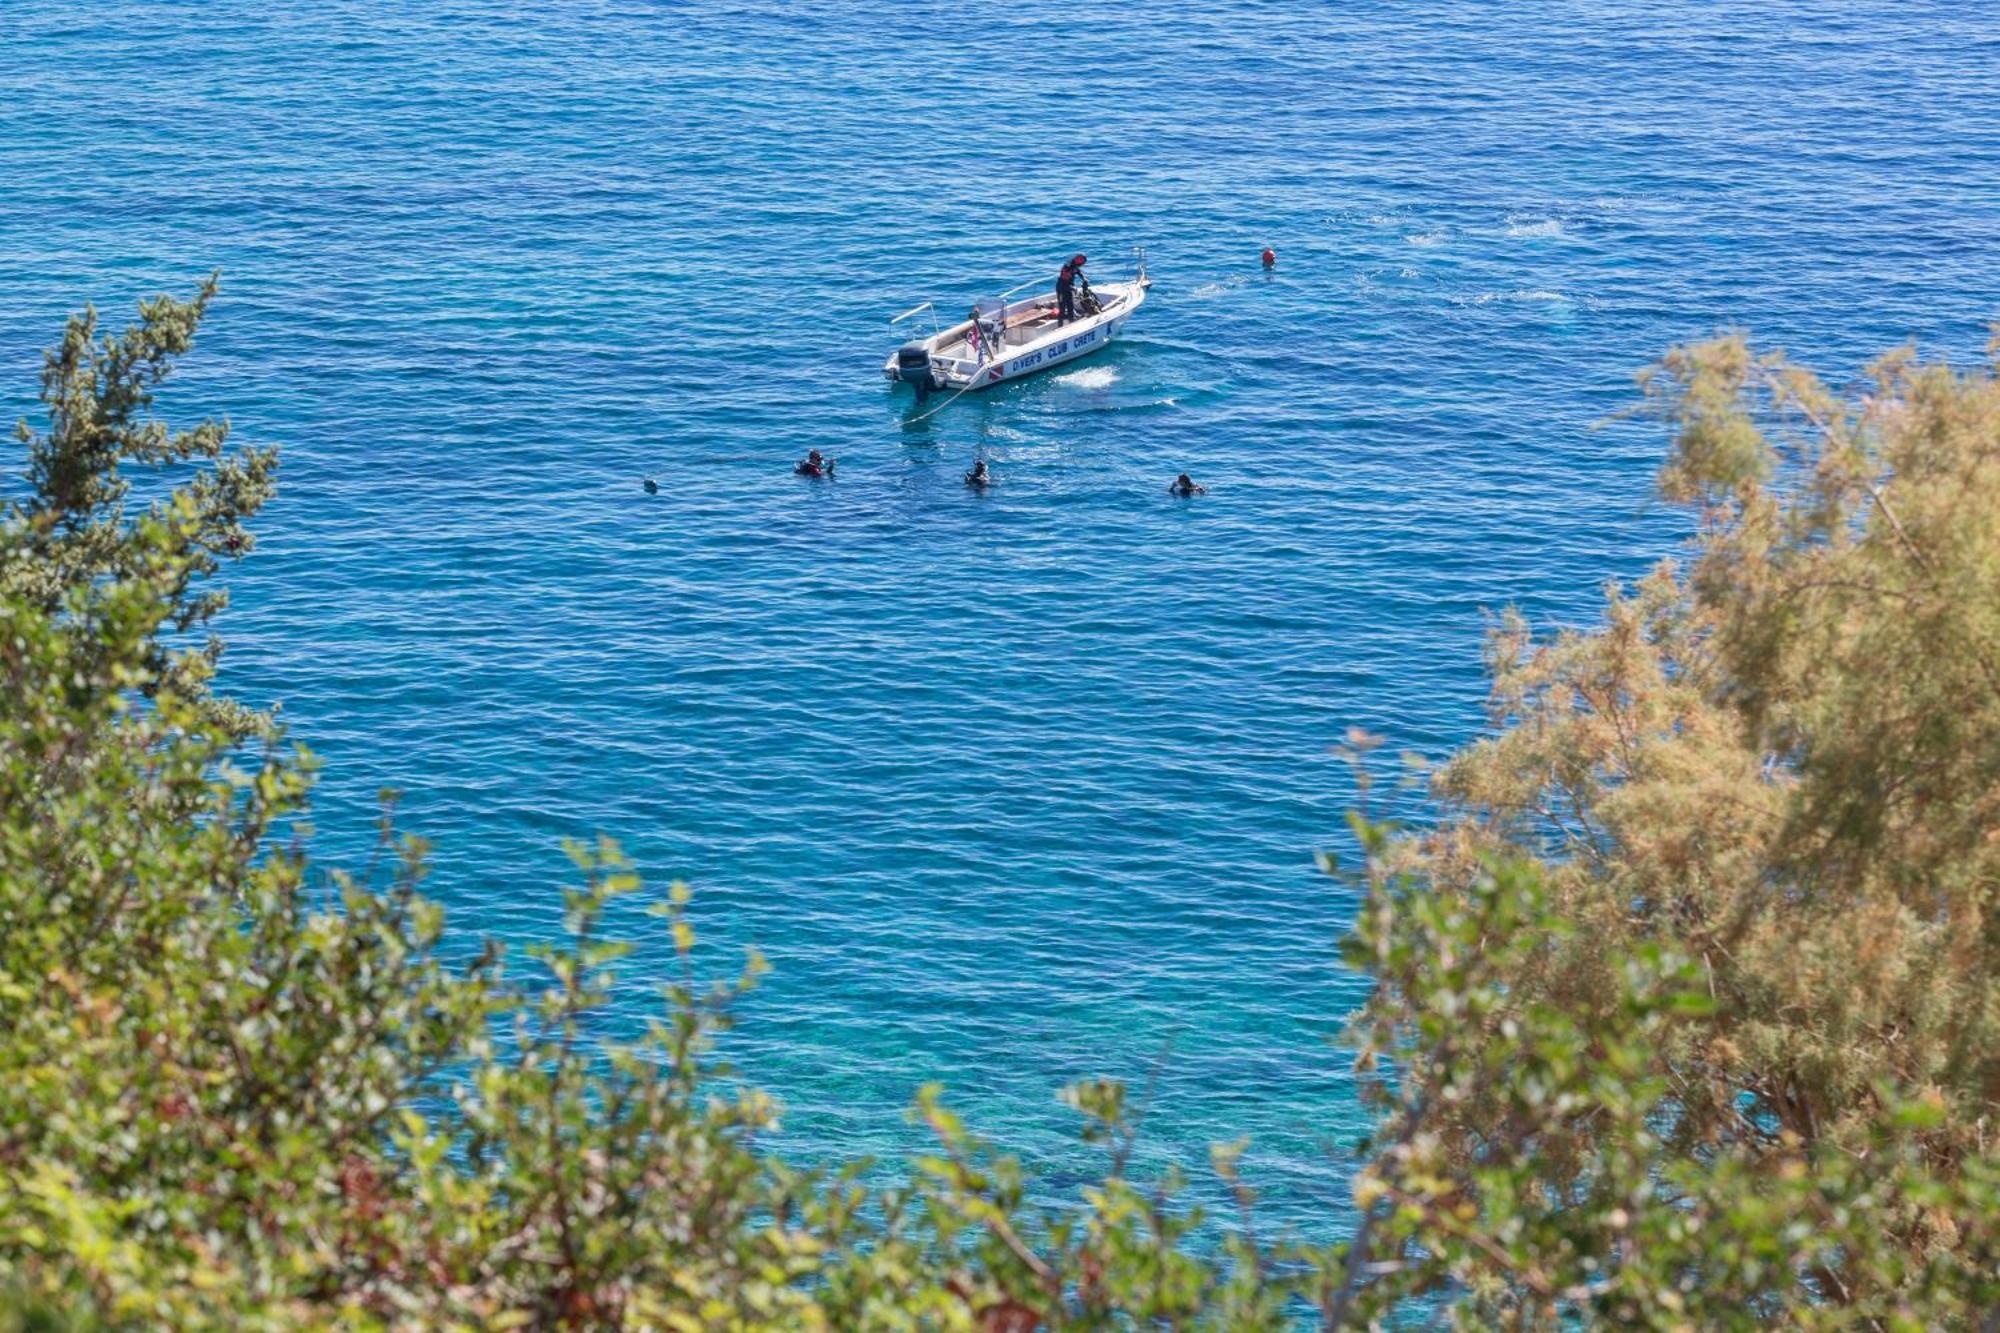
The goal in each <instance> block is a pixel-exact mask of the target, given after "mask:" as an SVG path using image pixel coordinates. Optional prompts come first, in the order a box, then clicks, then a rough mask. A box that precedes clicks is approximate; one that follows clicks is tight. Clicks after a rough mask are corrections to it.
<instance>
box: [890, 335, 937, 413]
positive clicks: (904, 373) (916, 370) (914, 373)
mask: <svg viewBox="0 0 2000 1333" xmlns="http://www.w3.org/2000/svg"><path fill="white" fill-rule="evenodd" d="M896 378H897V379H899V380H901V381H902V382H903V383H905V384H912V385H915V386H916V390H917V401H918V402H920V403H921V402H923V401H924V400H925V399H926V398H929V397H930V396H931V390H932V389H935V388H937V387H939V386H938V381H937V370H936V368H935V367H933V366H932V365H931V351H930V348H928V347H926V346H924V344H923V343H922V342H908V343H904V344H903V345H902V346H901V347H898V348H897V349H896Z"/></svg>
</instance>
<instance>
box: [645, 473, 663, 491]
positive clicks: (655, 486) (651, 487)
mask: <svg viewBox="0 0 2000 1333" xmlns="http://www.w3.org/2000/svg"><path fill="white" fill-rule="evenodd" d="M659 493H660V483H659V482H657V481H654V480H653V479H652V478H651V477H648V478H646V494H648V495H658V494H659Z"/></svg>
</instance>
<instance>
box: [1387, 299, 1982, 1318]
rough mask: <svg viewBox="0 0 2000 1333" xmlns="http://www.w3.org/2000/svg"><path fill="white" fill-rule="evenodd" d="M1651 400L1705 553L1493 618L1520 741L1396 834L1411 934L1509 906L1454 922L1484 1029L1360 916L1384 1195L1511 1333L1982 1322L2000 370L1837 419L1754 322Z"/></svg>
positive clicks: (1871, 404) (1894, 381)
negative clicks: (1380, 1096)
mask: <svg viewBox="0 0 2000 1333" xmlns="http://www.w3.org/2000/svg"><path fill="white" fill-rule="evenodd" d="M1646 383H1647V387H1648V390H1649V393H1650V395H1651V399H1652V401H1653V402H1654V403H1655V405H1656V406H1658V408H1659V409H1660V410H1661V411H1662V412H1663V413H1664V414H1665V415H1666V416H1667V417H1669V418H1670V419H1671V420H1672V421H1673V422H1674V423H1675V424H1676V426H1677V427H1678V434H1677V441H1676V446H1675V449H1674V452H1673V454H1672V456H1671V458H1670V459H1669V461H1668V464H1667V466H1666V468H1665V469H1664V471H1663V473H1662V489H1663V492H1664V493H1665V494H1666V495H1667V496H1668V497H1669V498H1670V499H1673V500H1675V501H1679V502H1683V503H1686V504H1689V505H1691V506H1693V507H1694V509H1695V512H1696V514H1697V516H1698V519H1699V523H1700V534H1699V537H1698V540H1697V542H1696V548H1695V553H1694V556H1693V559H1692V561H1691V563H1690V564H1689V565H1687V567H1685V568H1682V567H1680V566H1677V565H1675V564H1672V563H1669V564H1665V565H1662V566H1661V567H1660V568H1659V569H1657V570H1656V571H1655V572H1654V573H1653V574H1652V575H1651V576H1650V577H1649V578H1647V579H1646V580H1645V581H1644V582H1643V583H1641V584H1640V585H1639V586H1638V587H1637V588H1636V589H1632V590H1629V591H1628V590H1624V589H1620V588H1615V587H1614V588H1613V589H1611V591H1610V594H1609V596H1608V599H1607V605H1606V612H1605V623H1604V625H1603V626H1602V627H1601V628H1600V629H1597V630H1595V631H1592V632H1588V633H1583V632H1568V633H1564V634H1561V635H1559V636H1557V637H1556V638H1555V639H1554V640H1553V641H1551V642H1541V643H1538V642H1536V641H1535V640H1534V639H1533V638H1532V637H1531V636H1530V634H1529V632H1528V629H1527V627H1526V626H1525V625H1524V624H1523V623H1522V622H1521V621H1520V620H1519V619H1518V618H1510V619H1508V620H1507V621H1505V622H1504V623H1503V625H1502V626H1501V627H1500V629H1499V631H1498V633H1497V634H1496V635H1495V638H1494V641H1493V653H1492V666H1493V671H1494V677H1495V686H1494V692H1493V712H1494V721H1495V724H1496V726H1495V733H1494V734H1493V735H1492V736H1491V737H1489V738H1488V739H1486V740H1484V741H1482V742H1480V743H1478V744H1476V745H1474V746H1472V747H1470V748H1469V749H1468V750H1466V751H1465V752H1463V753H1462V754H1460V755H1458V756H1457V757H1456V758H1455V759H1453V760H1452V762H1451V763H1450V764H1449V765H1447V766H1446V767H1445V768H1444V769H1443V771H1442V772H1441V774H1440V775H1439V778H1438V783H1437V790H1438V792H1439V794H1440V795H1441V796H1442V798H1443V799H1444V800H1445V802H1446V803H1447V806H1448V810H1447V815H1446V817H1445V818H1444V819H1442V820H1441V821H1440V822H1439V824H1438V825H1437V827H1435V828H1434V829H1433V830H1431V831H1430V832H1428V833H1426V834H1425V835H1424V836H1422V837H1419V838H1414V839H1410V840H1408V841H1406V842H1404V843H1402V844H1401V845H1398V846H1394V847H1387V846H1385V847H1383V848H1382V849H1381V851H1382V860H1383V863H1384V866H1383V868H1384V870H1385V871H1386V870H1387V869H1388V868H1389V867H1391V866H1393V870H1394V874H1393V875H1385V876H1384V878H1383V879H1382V880H1381V882H1380V883H1378V886H1377V889H1376V894H1375V898H1374V902H1375V905H1376V910H1378V911H1394V912H1405V913H1413V914H1416V915H1418V916H1420V917H1423V918H1430V919H1434V920H1435V922H1436V923H1437V924H1435V925H1433V926H1430V927H1428V930H1429V931H1430V932H1431V933H1432V934H1433V935H1439V936H1442V937H1443V939H1442V941H1440V942H1434V943H1432V944H1431V945H1429V946H1425V945H1422V944H1418V945H1415V946H1414V947H1415V949H1416V951H1417V952H1418V953H1422V952H1423V951H1424V949H1425V948H1426V947H1428V948H1430V949H1431V951H1432V952H1433V954H1434V953H1435V952H1436V950H1437V949H1438V948H1440V947H1448V945H1449V942H1450V939H1451V937H1452V933H1453V930H1454V926H1453V923H1460V922H1465V921H1468V920H1471V921H1487V922H1488V924H1486V925H1482V926H1481V927H1480V928H1479V930H1478V932H1477V933H1476V935H1474V936H1467V935H1466V934H1465V931H1466V930H1467V929H1469V927H1464V926H1459V927H1456V929H1457V932H1458V938H1459V939H1460V940H1461V945H1460V954H1459V955H1458V956H1460V957H1463V956H1464V952H1463V951H1464V949H1465V948H1467V947H1468V945H1467V944H1466V943H1464V942H1465V941H1467V940H1469V939H1474V938H1476V940H1477V944H1476V945H1470V946H1469V947H1471V948H1472V949H1473V951H1474V952H1476V954H1477V959H1476V961H1470V960H1468V961H1466V962H1464V963H1463V964H1462V965H1463V966H1465V967H1467V968H1468V969H1471V971H1470V972H1469V973H1468V977H1467V980H1466V983H1465V985H1464V986H1463V987H1462V989H1463V991H1464V993H1465V994H1466V995H1467V996H1482V997H1484V998H1483V999H1482V1000H1480V1001H1479V1002H1477V1003H1475V1004H1472V1005H1471V1006H1470V1007H1468V1008H1466V1009H1463V1010H1461V1011H1458V1019H1459V1020H1462V1021H1450V1022H1441V1021H1439V1020H1438V1019H1437V1018H1436V1017H1435V1016H1433V1015H1430V1014H1428V1013H1426V1011H1425V1009H1424V1007H1423V999H1422V997H1423V995H1424V994H1425V992H1426V989H1427V988H1428V987H1429V986H1430V985H1431V984H1432V982H1431V979H1430V978H1428V977H1426V976H1424V975H1421V973H1422V969H1426V968H1434V967H1436V966H1438V964H1437V962H1436V960H1435V958H1434V957H1433V958H1429V959H1420V958H1416V957H1413V956H1409V955H1406V954H1404V953H1402V952H1400V951H1399V949H1400V947H1401V946H1400V945H1398V944H1397V943H1396V942H1395V941H1396V939H1397V937H1396V936H1395V935H1394V932H1393V931H1382V930H1379V929H1377V930H1375V931H1374V933H1373V935H1372V938H1373V940H1374V942H1375V943H1374V947H1373V948H1372V950H1370V951H1369V952H1368V955H1367V958H1366V961H1370V962H1372V964H1373V965H1374V966H1376V967H1377V968H1378V970H1379V971H1380V972H1381V974H1382V977H1383V982H1384V984H1383V987H1382V988H1381V989H1380V991H1378V993H1377V996H1376V999H1375V1001H1374V1002H1373V1004H1372V1005H1371V1007H1370V1010H1369V1013H1368V1015H1367V1017H1366V1020H1365V1024H1366V1029H1367V1031H1368V1032H1369V1034H1370V1042H1371V1045H1372V1046H1373V1047H1374V1048H1376V1049H1380V1050H1383V1051H1397V1052H1400V1053H1402V1054H1404V1056H1405V1058H1406V1059H1407V1060H1408V1061H1409V1064H1408V1079H1407V1082H1406V1085H1405V1091H1404V1093H1403V1096H1404V1098H1405V1102H1404V1108H1403V1111H1402V1114H1403V1115H1404V1116H1405V1118H1406V1119H1413V1120H1414V1121H1415V1122H1416V1123H1418V1124H1419V1125H1420V1129H1419V1131H1418V1137H1417V1139H1416V1140H1414V1141H1413V1143H1412V1144H1411V1145H1408V1146H1406V1147H1404V1148H1403V1149H1401V1150H1400V1152H1399V1154H1392V1156H1391V1159H1390V1160H1389V1162H1387V1163H1386V1164H1384V1168H1385V1169H1378V1170H1377V1171H1376V1172H1374V1173H1371V1174H1370V1175H1368V1176H1366V1177H1364V1181H1365V1182H1368V1183H1367V1184H1366V1185H1365V1187H1366V1188H1368V1189H1371V1190H1372V1189H1380V1190H1383V1191H1386V1192H1387V1195H1388V1197H1390V1198H1392V1199H1395V1200H1397V1201H1399V1202H1401V1201H1404V1200H1408V1201H1410V1206H1411V1207H1412V1208H1414V1209H1416V1210H1417V1212H1419V1213H1421V1214H1423V1216H1424V1218H1425V1219H1427V1220H1425V1221H1423V1222H1421V1223H1416V1224H1414V1225H1415V1226H1416V1229H1415V1231H1414V1232H1411V1233H1408V1234H1411V1235H1414V1236H1416V1237H1417V1238H1418V1241H1419V1243H1420V1244H1421V1245H1422V1246H1423V1247H1424V1248H1425V1249H1427V1250H1428V1251H1429V1254H1430V1257H1429V1258H1428V1259H1427V1261H1426V1263H1425V1265H1423V1267H1425V1269H1426V1270H1427V1271H1428V1272H1429V1273H1430V1274H1431V1275H1433V1276H1434V1275H1436V1274H1438V1273H1443V1272H1449V1273H1451V1275H1452V1276H1454V1277H1455V1278H1457V1279H1458V1280H1460V1281H1461V1282H1463V1283H1465V1284H1466V1286H1467V1288H1468V1289H1469V1290H1470V1291H1471V1292H1472V1293H1473V1300H1472V1301H1471V1302H1470V1304H1469V1308H1471V1309H1473V1310H1476V1311H1481V1312H1484V1313H1487V1314H1496V1315H1499V1314H1504V1315H1505V1316H1506V1317H1507V1318H1509V1319H1512V1318H1515V1317H1526V1316H1530V1315H1532V1316H1534V1317H1537V1318H1541V1317H1550V1318H1553V1317H1555V1316H1556V1315H1558V1314H1559V1313H1560V1312H1562V1311H1564V1310H1571V1311H1575V1310H1582V1311H1588V1312H1590V1313H1592V1314H1595V1315H1598V1316H1603V1317H1612V1318H1617V1319H1619V1320H1621V1321H1623V1320H1634V1321H1639V1322H1651V1323H1660V1324H1665V1325H1677V1324H1681V1323H1683V1322H1686V1323H1692V1324H1693V1325H1695V1326H1713V1325H1729V1324H1738V1323H1754V1322H1761V1321H1764V1320H1767V1319H1777V1318H1780V1317H1783V1318H1785V1319H1788V1320H1796V1321H1798V1322H1802V1323H1809V1324H1813V1323H1832V1324H1847V1323H1862V1324H1884V1323H1886V1324H1896V1325H1898V1326H1907V1327H1926V1326H1934V1325H1935V1324H1936V1323H1937V1322H1940V1321H1941V1320H1943V1319H1945V1318H1948V1317H1951V1316H1956V1317H1959V1318H1970V1317H1971V1316H1972V1315H1973V1314H1975V1313H1976V1312H1978V1311H1981V1310H1984V1309H1987V1308H1989V1307H1991V1306H1993V1305H1995V1304H1996V1303H2000V1281H1997V1280H1996V1279H2000V1273H1996V1262H2000V1237H1996V1229H1995V1220H1996V1218H2000V1195H1996V1194H1995V1192H1994V1190H1995V1181H1996V1178H2000V1166H1996V1160H1997V1159H1996V1135H2000V910H1996V892H2000V503H1996V502H2000V385H1996V383H1995V380H1994V379H1993V378H1992V376H1991V375H1990V374H1983V373H1982V374H1975V375H1969V376H1968V375H1959V374H1954V373H1953V372H1952V371H1950V370H1948V369H1946V368H1944V367H1941V366H1922V365H1919V364H1918V363H1916V362H1915V361H1914V360H1913V359H1912V358H1911V357H1910V356H1908V355H1907V354H1897V355H1894V356H1891V357H1889V358H1886V359H1885V360H1883V361H1882V362H1880V363H1879V364H1878V365H1877V366H1876V367H1875V368H1874V369H1873V371H1872V374H1871V376H1870V380H1869V384H1868V386H1867V389H1866V391H1865V392H1864V393H1862V394H1861V395H1859V396H1858V398H1856V399H1855V400H1853V401H1848V400H1845V399H1842V398H1840V397H1838V396H1836V395H1835V394H1833V393H1831V392H1829V391H1828V390H1827V389H1826V388H1825V387H1824V386H1823V385H1821V384H1820V382H1819V381H1818V380H1816V379H1815V378H1813V377H1812V376H1811V375H1809V374H1807V373H1805V372H1804V371H1801V370H1799V369H1797V368H1795V367H1793V366H1791V365H1789V364H1787V362H1786V361H1785V360H1784V359H1783V358H1782V357H1779V356H1758V355H1755V354H1753V353H1752V351H1751V349H1750V348H1749V346H1748V345H1747V344H1746V342H1745V341H1744V340H1743V339H1741V338H1725V339H1722V340H1719V341H1716V342H1712V343H1708V344H1704V345H1702V346H1698V347H1693V348H1684V349H1677V350H1676V351H1674V352H1673V353H1671V354H1670V355H1669V356H1668V357H1667V358H1666V359H1665V361H1664V362H1663V363H1662V365H1661V366H1660V367H1658V368H1657V369H1656V371H1655V372H1654V373H1653V374H1652V375H1651V376H1649V377H1648V379H1647V381H1646ZM1521 858H1529V859H1530V862H1531V871H1530V872H1529V874H1528V876H1527V879H1528V880H1529V881H1531V882H1532V887H1533V893H1532V895H1531V898H1524V897H1522V895H1523V894H1524V893H1526V892H1527V891H1526V889H1525V888H1523V887H1522V886H1521V881H1522V871H1521V870H1520V869H1519V866H1518V863H1519V861H1520V859H1521ZM1398 886H1401V887H1398ZM1531 900H1532V903H1533V904H1538V905H1536V906H1530V901H1531ZM1509 904H1512V905H1511V906H1510V905H1509ZM1496 913H1497V914H1499V915H1495V914H1496ZM1536 914H1539V915H1540V918H1541V919H1540V920H1539V921H1538V920H1537V919H1536ZM1524 923H1525V926H1524ZM1362 938H1363V940H1364V941H1367V940H1369V939H1371V928H1369V927H1366V926H1364V929H1363V931H1362ZM1385 940H1386V941H1388V942H1386V943H1385V942H1384V941H1385ZM1412 969H1416V970H1417V971H1416V973H1413V972H1412ZM1524 1042H1525V1043H1526V1045H1523V1043H1524ZM1496 1058H1497V1059H1498V1060H1499V1061H1500V1065H1501V1068H1502V1069H1503V1070H1504V1071H1505V1072H1504V1073H1494V1072H1490V1066H1491V1063H1492V1061H1493V1060H1495V1059H1496ZM1543 1060H1548V1061H1551V1062H1552V1063H1550V1064H1549V1065H1548V1066H1547V1068H1546V1069H1545V1070H1539V1072H1535V1073H1531V1072H1530V1071H1538V1068H1539V1063H1538V1062H1540V1061H1543ZM1430 1088H1435V1089H1437V1091H1436V1092H1434V1093H1432V1094H1431V1095H1428V1096H1426V1093H1425V1089H1430ZM1412 1097H1414V1098H1416V1099H1417V1100H1416V1101H1414V1102H1412V1101H1409V1100H1408V1099H1409V1098H1412ZM1524 1097H1526V1098H1527V1100H1525V1101H1524ZM1496 1171H1498V1173H1499V1174H1497V1175H1496V1174H1495V1172H1496ZM1453 1219H1456V1220H1453ZM1453 1227H1462V1228H1463V1230H1464V1235H1463V1236H1462V1237H1461V1238H1459V1239H1458V1240H1455V1241H1454V1240H1452V1239H1451V1234H1452V1230H1451V1229H1452V1228H1453ZM1549 1228H1553V1230H1550V1229H1549ZM1454 1251H1456V1253H1454Z"/></svg>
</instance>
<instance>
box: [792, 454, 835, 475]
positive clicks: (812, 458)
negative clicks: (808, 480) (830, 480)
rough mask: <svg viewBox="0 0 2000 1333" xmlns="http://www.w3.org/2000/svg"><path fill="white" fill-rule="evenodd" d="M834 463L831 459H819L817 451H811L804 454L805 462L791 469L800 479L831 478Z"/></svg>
mask: <svg viewBox="0 0 2000 1333" xmlns="http://www.w3.org/2000/svg"><path fill="white" fill-rule="evenodd" d="M835 461H836V460H834V459H831V458H822V457H820V453H819V450H817V449H811V450H808V451H807V452H806V456H805V461H804V462H802V463H800V464H799V465H798V466H797V467H795V468H793V469H792V471H794V472H796V473H798V474H799V475H800V476H801V477H831V476H832V475H833V465H834V462H835Z"/></svg>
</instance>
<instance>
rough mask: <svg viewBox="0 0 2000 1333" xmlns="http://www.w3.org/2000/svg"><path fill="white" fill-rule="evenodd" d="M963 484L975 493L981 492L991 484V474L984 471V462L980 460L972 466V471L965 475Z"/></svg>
mask: <svg viewBox="0 0 2000 1333" xmlns="http://www.w3.org/2000/svg"><path fill="white" fill-rule="evenodd" d="M965 484H966V485H968V486H970V487H972V489H974V490H975V491H983V490H985V489H986V488H987V487H988V486H991V485H992V484H993V474H992V473H991V472H988V471H987V470H986V460H985V459H983V458H981V459H978V460H976V461H975V462H974V463H973V465H972V471H970V472H968V473H966V474H965Z"/></svg>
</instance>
